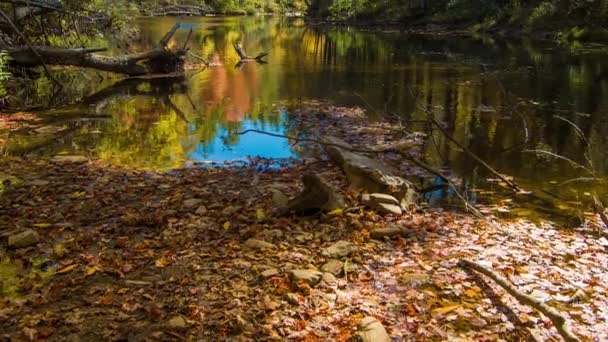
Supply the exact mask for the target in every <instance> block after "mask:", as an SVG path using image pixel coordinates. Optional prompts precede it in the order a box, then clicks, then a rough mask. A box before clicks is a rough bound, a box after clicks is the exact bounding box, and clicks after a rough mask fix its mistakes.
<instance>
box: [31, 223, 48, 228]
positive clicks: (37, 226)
mask: <svg viewBox="0 0 608 342" xmlns="http://www.w3.org/2000/svg"><path fill="white" fill-rule="evenodd" d="M52 225H53V224H52V223H46V222H44V223H34V227H36V228H48V227H50V226H52Z"/></svg>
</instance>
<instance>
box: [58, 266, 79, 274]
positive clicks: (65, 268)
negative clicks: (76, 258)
mask: <svg viewBox="0 0 608 342" xmlns="http://www.w3.org/2000/svg"><path fill="white" fill-rule="evenodd" d="M76 267H78V265H77V264H74V265H70V266H66V267H64V268H62V269H60V270H59V271H57V272H56V273H57V274H65V273H70V272H72V271H73V270H75V269H76Z"/></svg>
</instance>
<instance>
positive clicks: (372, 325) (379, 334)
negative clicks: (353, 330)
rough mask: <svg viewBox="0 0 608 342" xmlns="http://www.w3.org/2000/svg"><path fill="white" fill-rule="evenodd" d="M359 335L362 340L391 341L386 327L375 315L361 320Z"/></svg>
mask: <svg viewBox="0 0 608 342" xmlns="http://www.w3.org/2000/svg"><path fill="white" fill-rule="evenodd" d="M358 328H359V331H357V337H358V338H359V340H360V341H361V342H390V341H391V337H390V336H389V335H388V333H387V332H386V329H385V328H384V326H383V325H382V323H380V322H379V321H378V320H377V319H375V318H374V317H370V316H368V317H365V318H363V319H362V320H361V322H359V326H358Z"/></svg>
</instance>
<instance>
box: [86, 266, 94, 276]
mask: <svg viewBox="0 0 608 342" xmlns="http://www.w3.org/2000/svg"><path fill="white" fill-rule="evenodd" d="M95 272H97V268H95V267H89V268H87V270H86V271H85V272H84V274H85V275H87V276H91V275H93V274H95Z"/></svg>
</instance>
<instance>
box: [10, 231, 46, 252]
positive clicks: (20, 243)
mask: <svg viewBox="0 0 608 342" xmlns="http://www.w3.org/2000/svg"><path fill="white" fill-rule="evenodd" d="M39 240H40V238H39V237H38V233H36V232H35V231H33V230H31V229H28V230H26V231H24V232H21V233H18V234H15V235H10V236H9V237H8V246H9V247H12V248H24V247H28V246H32V245H35V244H37V243H38V241H39Z"/></svg>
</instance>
